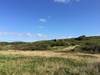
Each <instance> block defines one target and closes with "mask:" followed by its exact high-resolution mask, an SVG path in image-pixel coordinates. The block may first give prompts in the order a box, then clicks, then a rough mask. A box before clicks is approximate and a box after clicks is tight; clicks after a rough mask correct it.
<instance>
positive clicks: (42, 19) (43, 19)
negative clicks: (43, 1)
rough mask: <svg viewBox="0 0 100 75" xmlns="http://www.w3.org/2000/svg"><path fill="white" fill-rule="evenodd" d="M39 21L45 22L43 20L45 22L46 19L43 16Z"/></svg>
mask: <svg viewBox="0 0 100 75" xmlns="http://www.w3.org/2000/svg"><path fill="white" fill-rule="evenodd" d="M39 21H40V22H42V23H45V22H47V19H45V18H40V19H39Z"/></svg>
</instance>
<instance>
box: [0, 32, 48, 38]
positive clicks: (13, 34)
mask: <svg viewBox="0 0 100 75" xmlns="http://www.w3.org/2000/svg"><path fill="white" fill-rule="evenodd" d="M2 35H11V36H18V37H31V38H47V37H48V35H45V34H40V33H39V34H33V33H30V32H28V33H17V32H0V36H2Z"/></svg>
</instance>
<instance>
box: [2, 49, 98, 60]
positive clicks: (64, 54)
mask: <svg viewBox="0 0 100 75" xmlns="http://www.w3.org/2000/svg"><path fill="white" fill-rule="evenodd" d="M0 55H22V56H32V57H34V56H39V57H62V58H71V59H76V60H80V59H84V58H86V59H95V60H98V61H100V54H86V53H79V52H77V53H75V52H73V53H72V52H66V51H17V50H16V51H15V50H8V51H0Z"/></svg>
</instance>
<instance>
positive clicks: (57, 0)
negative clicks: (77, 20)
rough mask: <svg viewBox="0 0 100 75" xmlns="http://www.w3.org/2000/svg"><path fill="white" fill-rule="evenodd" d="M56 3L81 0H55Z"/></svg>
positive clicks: (78, 0)
mask: <svg viewBox="0 0 100 75" xmlns="http://www.w3.org/2000/svg"><path fill="white" fill-rule="evenodd" d="M54 2H56V3H70V2H80V0H54Z"/></svg>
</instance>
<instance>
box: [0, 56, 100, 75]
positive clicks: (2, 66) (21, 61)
mask: <svg viewBox="0 0 100 75" xmlns="http://www.w3.org/2000/svg"><path fill="white" fill-rule="evenodd" d="M0 75H100V62H96V61H95V62H94V63H89V62H88V60H87V61H86V60H85V59H84V60H75V59H69V58H67V59H66V58H58V57H49V58H47V57H28V56H27V57H26V56H20V55H12V56H10V55H6V56H5V55H0Z"/></svg>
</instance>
